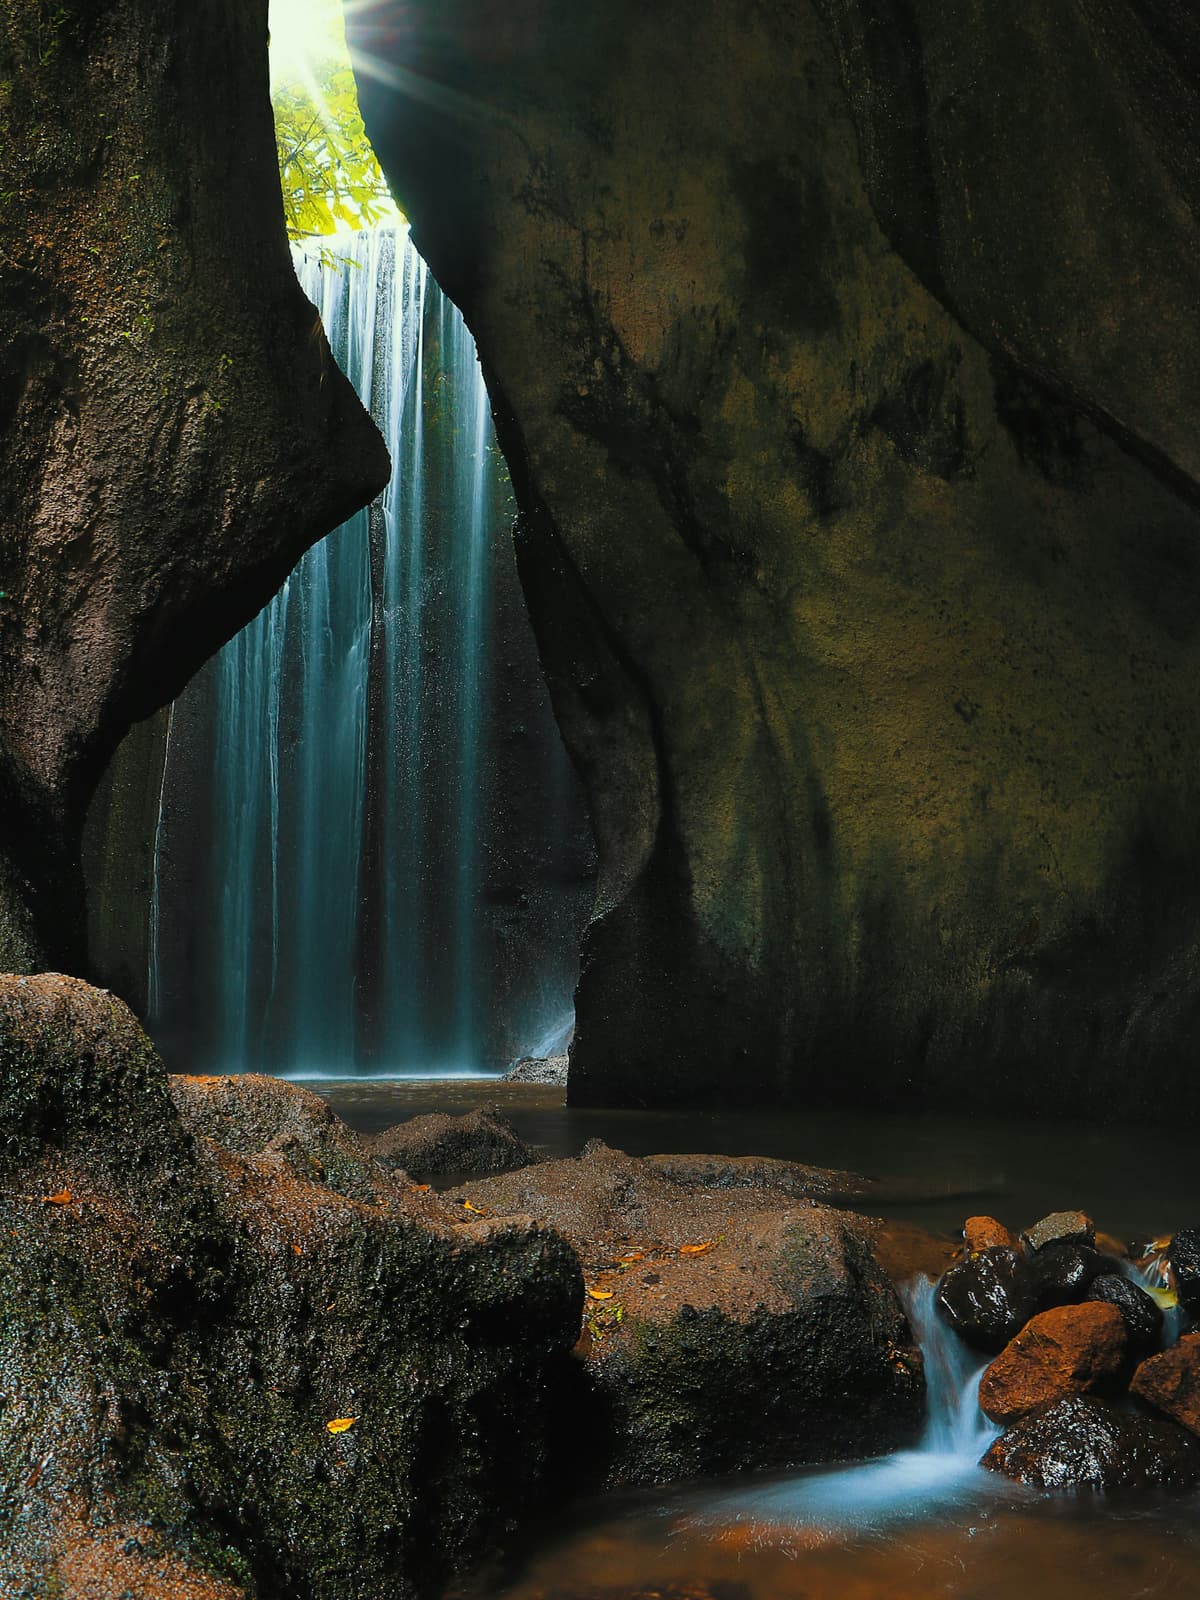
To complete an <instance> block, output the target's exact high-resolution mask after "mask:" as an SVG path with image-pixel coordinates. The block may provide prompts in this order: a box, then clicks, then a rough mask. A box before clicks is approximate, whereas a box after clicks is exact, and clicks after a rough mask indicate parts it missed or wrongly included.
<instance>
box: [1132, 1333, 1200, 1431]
mask: <svg viewBox="0 0 1200 1600" xmlns="http://www.w3.org/2000/svg"><path fill="white" fill-rule="evenodd" d="M1129 1388H1130V1393H1131V1394H1135V1395H1137V1397H1138V1399H1139V1400H1144V1401H1145V1402H1146V1404H1147V1405H1150V1406H1153V1407H1154V1409H1155V1410H1156V1411H1161V1412H1162V1413H1163V1414H1164V1415H1165V1416H1168V1417H1170V1418H1171V1419H1172V1420H1173V1421H1175V1422H1178V1423H1180V1424H1181V1425H1182V1426H1183V1427H1185V1428H1186V1429H1187V1430H1188V1431H1189V1433H1194V1434H1200V1333H1187V1334H1184V1336H1183V1338H1182V1339H1180V1341H1179V1343H1178V1344H1177V1345H1173V1346H1172V1348H1171V1349H1170V1350H1164V1351H1163V1352H1162V1353H1161V1354H1160V1355H1156V1356H1151V1357H1150V1359H1149V1360H1148V1361H1143V1362H1142V1364H1141V1366H1140V1367H1139V1368H1138V1369H1137V1371H1136V1372H1135V1373H1134V1375H1133V1382H1132V1383H1131V1384H1130V1386H1129Z"/></svg>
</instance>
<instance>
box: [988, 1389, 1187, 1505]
mask: <svg viewBox="0 0 1200 1600" xmlns="http://www.w3.org/2000/svg"><path fill="white" fill-rule="evenodd" d="M982 1464H983V1465H984V1466H985V1467H987V1468H988V1470H989V1471H991V1472H999V1473H1002V1474H1003V1475H1004V1476H1005V1477H1008V1478H1015V1479H1016V1480H1017V1482H1019V1483H1028V1484H1034V1485H1036V1486H1037V1487H1038V1488H1041V1489H1074V1488H1092V1489H1125V1488H1151V1487H1164V1488H1172V1489H1190V1488H1193V1487H1194V1486H1195V1485H1196V1484H1197V1483H1200V1440H1197V1439H1194V1438H1193V1437H1192V1435H1191V1434H1190V1433H1188V1432H1186V1431H1185V1429H1183V1428H1180V1427H1177V1426H1176V1425H1175V1423H1173V1422H1167V1421H1165V1420H1164V1419H1162V1418H1159V1417H1142V1416H1135V1415H1133V1414H1132V1413H1130V1412H1127V1411H1121V1410H1118V1408H1117V1407H1116V1406H1114V1405H1111V1404H1109V1403H1108V1402H1107V1401H1105V1400H1096V1399H1093V1398H1092V1397H1090V1396H1084V1395H1075V1396H1072V1397H1071V1398H1070V1399H1067V1400H1057V1401H1055V1402H1054V1404H1053V1405H1048V1406H1044V1407H1043V1408H1042V1409H1041V1410H1040V1411H1035V1412H1031V1413H1030V1414H1029V1415H1028V1416H1026V1417H1022V1418H1021V1420H1020V1421H1019V1422H1017V1423H1015V1424H1014V1425H1013V1426H1012V1427H1011V1428H1009V1429H1008V1431H1007V1432H1006V1433H1004V1434H1003V1435H1002V1436H1001V1437H1000V1438H999V1439H997V1440H996V1442H995V1444H993V1445H992V1447H991V1449H990V1450H989V1451H988V1452H987V1454H986V1455H985V1456H984V1458H983V1463H982Z"/></svg>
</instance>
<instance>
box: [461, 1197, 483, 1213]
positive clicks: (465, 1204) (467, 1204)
mask: <svg viewBox="0 0 1200 1600" xmlns="http://www.w3.org/2000/svg"><path fill="white" fill-rule="evenodd" d="M463 1210H464V1211H469V1212H471V1213H472V1215H473V1216H476V1217H486V1216H487V1212H486V1211H485V1210H484V1208H483V1207H482V1206H473V1205H472V1204H471V1202H470V1201H469V1200H464V1201H463Z"/></svg>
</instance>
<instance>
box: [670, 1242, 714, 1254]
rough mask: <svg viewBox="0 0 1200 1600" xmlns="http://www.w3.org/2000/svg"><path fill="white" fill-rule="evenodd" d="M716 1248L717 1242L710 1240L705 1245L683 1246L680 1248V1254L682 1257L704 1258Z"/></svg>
mask: <svg viewBox="0 0 1200 1600" xmlns="http://www.w3.org/2000/svg"><path fill="white" fill-rule="evenodd" d="M716 1248H717V1246H716V1241H715V1240H714V1239H708V1240H706V1241H705V1243H704V1244H681V1245H680V1246H679V1254H680V1255H681V1256H703V1255H707V1253H708V1252H709V1251H710V1250H715V1249H716Z"/></svg>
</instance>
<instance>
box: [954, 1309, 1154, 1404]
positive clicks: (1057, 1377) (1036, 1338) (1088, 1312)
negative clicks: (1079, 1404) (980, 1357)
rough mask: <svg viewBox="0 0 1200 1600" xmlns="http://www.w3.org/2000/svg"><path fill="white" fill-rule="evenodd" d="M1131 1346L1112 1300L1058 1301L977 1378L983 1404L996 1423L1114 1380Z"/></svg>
mask: <svg viewBox="0 0 1200 1600" xmlns="http://www.w3.org/2000/svg"><path fill="white" fill-rule="evenodd" d="M1128 1351H1129V1335H1128V1333H1127V1332H1126V1329H1125V1319H1124V1317H1123V1316H1122V1315H1121V1313H1120V1311H1119V1310H1118V1309H1117V1307H1116V1306H1114V1305H1106V1304H1102V1303H1099V1302H1094V1303H1092V1304H1089V1305H1082V1306H1059V1307H1057V1308H1056V1309H1055V1310H1053V1311H1043V1312H1042V1313H1041V1315H1040V1316H1036V1317H1034V1318H1033V1320H1032V1321H1031V1322H1029V1323H1028V1324H1027V1325H1026V1326H1025V1327H1024V1328H1023V1329H1022V1330H1021V1332H1020V1333H1019V1334H1017V1336H1016V1338H1015V1339H1014V1340H1013V1341H1012V1343H1011V1344H1009V1345H1008V1346H1006V1348H1005V1349H1004V1350H1002V1351H1001V1352H1000V1354H999V1355H998V1356H997V1357H996V1359H995V1361H993V1362H992V1364H991V1366H990V1367H989V1368H988V1369H987V1371H986V1372H985V1373H984V1375H983V1377H982V1378H981V1379H980V1381H979V1404H980V1407H981V1409H982V1410H983V1412H984V1415H985V1416H988V1417H990V1418H991V1419H992V1421H993V1422H1011V1421H1012V1420H1013V1419H1014V1418H1015V1417H1020V1416H1023V1415H1024V1414H1025V1413H1026V1412H1028V1411H1033V1410H1035V1409H1036V1408H1037V1407H1038V1406H1041V1405H1047V1404H1049V1403H1050V1402H1052V1401H1054V1400H1061V1399H1063V1398H1065V1397H1066V1396H1067V1395H1071V1394H1082V1393H1085V1392H1086V1391H1088V1390H1092V1389H1097V1388H1101V1387H1103V1386H1104V1385H1106V1384H1108V1383H1111V1382H1113V1381H1114V1380H1115V1379H1116V1378H1117V1376H1118V1375H1119V1373H1120V1371H1121V1368H1122V1367H1123V1365H1124V1363H1125V1359H1126V1356H1127V1355H1128Z"/></svg>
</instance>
